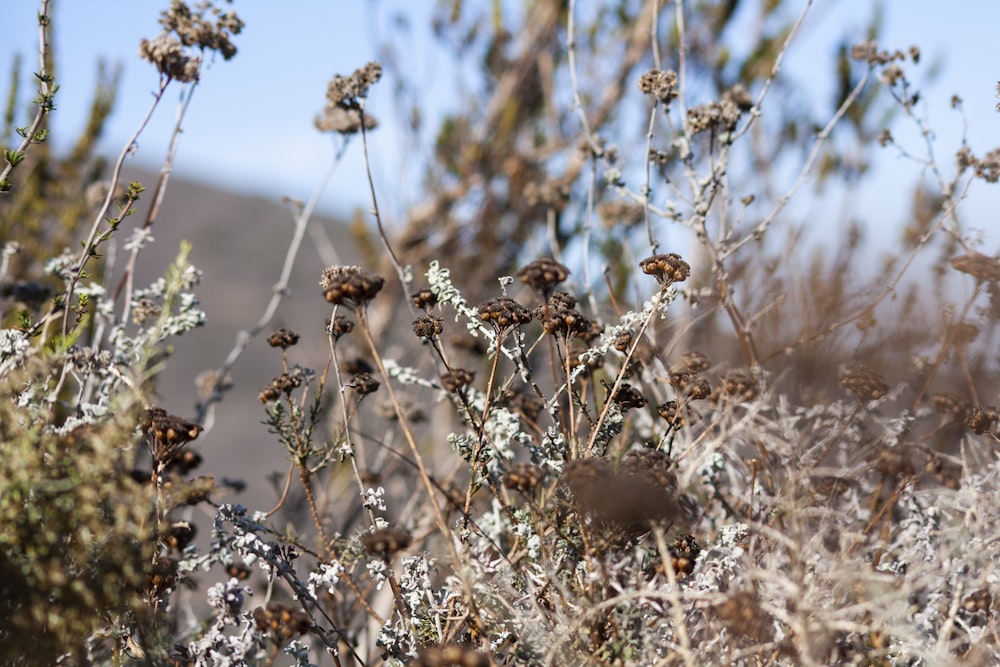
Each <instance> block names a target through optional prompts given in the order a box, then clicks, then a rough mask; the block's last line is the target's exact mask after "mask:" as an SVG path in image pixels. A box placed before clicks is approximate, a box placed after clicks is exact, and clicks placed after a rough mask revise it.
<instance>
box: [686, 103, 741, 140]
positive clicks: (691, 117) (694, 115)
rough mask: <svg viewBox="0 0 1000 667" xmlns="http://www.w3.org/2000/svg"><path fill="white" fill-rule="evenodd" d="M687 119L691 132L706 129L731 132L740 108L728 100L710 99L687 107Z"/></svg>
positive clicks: (737, 118) (717, 132) (714, 131)
mask: <svg viewBox="0 0 1000 667" xmlns="http://www.w3.org/2000/svg"><path fill="white" fill-rule="evenodd" d="M687 119H688V126H689V127H690V128H691V134H699V133H701V132H705V131H706V130H710V131H712V132H713V133H715V134H719V133H722V132H732V131H733V130H735V129H736V123H737V121H739V119H740V110H739V107H737V106H736V104H735V103H733V102H732V101H730V100H725V99H724V100H723V101H721V102H716V101H712V102H709V103H708V104H699V105H698V106H696V107H694V108H693V109H688V113H687Z"/></svg>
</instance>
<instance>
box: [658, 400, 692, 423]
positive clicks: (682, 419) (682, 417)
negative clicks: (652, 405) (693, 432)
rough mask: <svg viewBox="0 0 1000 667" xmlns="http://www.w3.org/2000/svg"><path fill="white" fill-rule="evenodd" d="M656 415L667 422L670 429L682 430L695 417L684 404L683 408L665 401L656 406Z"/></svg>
mask: <svg viewBox="0 0 1000 667" xmlns="http://www.w3.org/2000/svg"><path fill="white" fill-rule="evenodd" d="M656 414H658V415H660V417H662V418H663V419H665V420H666V421H667V423H668V424H670V426H671V427H672V428H678V429H679V428H684V427H685V426H687V425H688V424H690V423H691V421H692V418H693V417H694V416H695V415H694V411H693V410H692V409H691V406H689V405H687V404H685V405H684V406H683V407H682V406H681V404H680V403H678V402H677V401H667V402H666V403H661V404H660V405H658V406H656Z"/></svg>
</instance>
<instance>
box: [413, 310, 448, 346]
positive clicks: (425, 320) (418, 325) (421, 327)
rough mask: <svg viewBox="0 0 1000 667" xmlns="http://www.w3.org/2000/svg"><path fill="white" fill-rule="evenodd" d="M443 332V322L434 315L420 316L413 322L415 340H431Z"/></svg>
mask: <svg viewBox="0 0 1000 667" xmlns="http://www.w3.org/2000/svg"><path fill="white" fill-rule="evenodd" d="M442 331H444V320H442V319H441V318H440V317H435V316H434V315H421V316H420V317H418V318H417V319H415V320H413V333H414V334H416V336H417V338H424V339H426V340H432V339H434V337H435V336H440V335H441V332H442Z"/></svg>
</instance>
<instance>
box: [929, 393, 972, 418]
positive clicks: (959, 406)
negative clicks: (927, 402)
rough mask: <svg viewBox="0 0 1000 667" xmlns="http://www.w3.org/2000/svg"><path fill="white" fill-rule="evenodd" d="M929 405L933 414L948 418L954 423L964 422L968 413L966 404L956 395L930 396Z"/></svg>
mask: <svg viewBox="0 0 1000 667" xmlns="http://www.w3.org/2000/svg"><path fill="white" fill-rule="evenodd" d="M931 403H932V404H933V405H934V411H935V412H937V413H938V414H942V415H946V416H949V417H951V418H952V419H954V420H955V421H965V415H966V413H967V412H968V411H969V406H968V404H967V403H966V402H965V400H964V399H963V398H962V397H961V396H959V395H958V394H951V393H942V394H934V395H933V396H931Z"/></svg>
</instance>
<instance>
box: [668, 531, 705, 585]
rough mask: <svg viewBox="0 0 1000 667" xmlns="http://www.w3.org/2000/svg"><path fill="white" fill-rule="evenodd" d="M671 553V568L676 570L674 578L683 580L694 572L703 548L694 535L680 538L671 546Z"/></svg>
mask: <svg viewBox="0 0 1000 667" xmlns="http://www.w3.org/2000/svg"><path fill="white" fill-rule="evenodd" d="M669 551H670V567H671V568H673V570H674V576H676V577H678V578H681V577H686V576H687V575H689V574H691V573H692V572H694V566H695V565H696V564H697V562H698V556H700V555H701V546H700V545H699V544H698V541H697V540H695V538H694V535H685V536H683V537H678V538H677V539H675V540H674V541H673V542H672V543H671V544H670V548H669ZM661 567H662V566H661Z"/></svg>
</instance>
